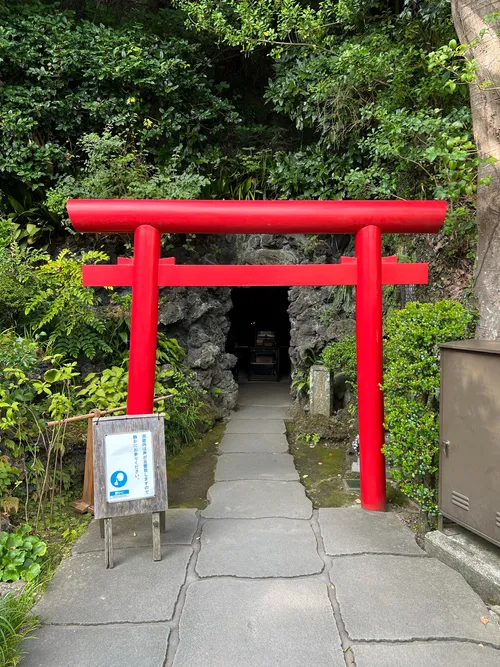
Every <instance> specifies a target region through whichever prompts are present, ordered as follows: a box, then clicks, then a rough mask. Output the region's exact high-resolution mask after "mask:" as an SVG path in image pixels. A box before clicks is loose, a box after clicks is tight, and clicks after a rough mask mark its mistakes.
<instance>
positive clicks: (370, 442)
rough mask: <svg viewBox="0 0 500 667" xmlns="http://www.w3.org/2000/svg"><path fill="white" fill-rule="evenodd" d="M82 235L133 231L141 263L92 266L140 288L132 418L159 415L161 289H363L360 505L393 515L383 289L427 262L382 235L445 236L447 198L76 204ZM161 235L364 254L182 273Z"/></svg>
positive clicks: (116, 283) (95, 273)
mask: <svg viewBox="0 0 500 667" xmlns="http://www.w3.org/2000/svg"><path fill="white" fill-rule="evenodd" d="M67 208H68V213H69V217H70V219H71V221H72V223H73V226H74V228H75V229H76V230H77V231H79V232H94V233H95V232H107V233H112V232H115V233H132V232H133V233H134V258H133V260H132V259H125V258H119V260H118V264H117V265H116V266H84V267H83V283H84V285H88V286H113V287H123V286H132V314H131V335H130V361H129V380H128V401H127V413H128V414H131V415H134V414H150V413H152V412H153V398H154V382H155V368H156V342H157V328H158V288H159V287H166V286H169V287H175V286H183V287H186V286H187V287H233V286H265V285H268V286H271V285H272V286H278V285H281V286H286V287H291V286H305V285H356V339H357V343H356V344H357V364H358V412H359V436H360V455H361V456H360V464H361V502H362V506H363V508H364V509H366V510H372V511H383V510H385V460H384V456H383V454H382V451H381V450H382V447H383V444H384V430H383V394H382V391H381V384H382V285H390V284H392V285H393V284H398V283H399V284H426V283H427V281H428V267H427V264H398V262H397V258H396V257H384V258H383V257H382V233H412V234H415V233H432V232H437V231H438V230H439V229H440V228H441V226H442V224H443V222H444V218H445V215H446V203H445V202H442V201H412V202H406V201H323V200H322V201H303V200H301V201H201V200H195V201H191V200H189V201H187V200H181V201H170V200H166V201H163V200H142V201H136V200H126V199H125V200H123V199H120V200H74V199H73V200H69V201H68V204H67ZM162 232H169V233H174V234H175V233H177V234H187V233H191V234H255V233H257V234H355V235H356V257H342V258H341V260H340V264H317V265H315V264H300V265H279V266H267V265H266V266H259V265H250V266H247V265H245V266H221V265H216V266H214V265H208V266H206V265H200V266H195V265H193V266H189V265H188V266H178V265H176V264H175V260H174V259H172V258H166V259H160V236H161V233H162Z"/></svg>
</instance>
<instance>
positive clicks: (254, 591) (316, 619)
mask: <svg viewBox="0 0 500 667" xmlns="http://www.w3.org/2000/svg"><path fill="white" fill-rule="evenodd" d="M179 635H180V643H179V647H178V649H177V652H176V654H175V658H174V663H173V667H270V666H271V665H272V667H307V666H310V667H345V662H344V656H343V652H342V648H341V644H340V638H339V634H338V630H337V626H336V624H335V619H334V617H333V612H332V607H331V604H330V600H329V599H328V589H327V587H326V585H325V584H324V583H323V582H321V581H317V580H311V579H297V580H292V581H290V580H286V579H281V580H270V581H241V580H237V579H206V580H202V581H196V582H194V583H193V584H191V585H190V586H189V588H188V591H187V596H186V603H185V606H184V609H183V612H182V615H181V620H180V624H179Z"/></svg>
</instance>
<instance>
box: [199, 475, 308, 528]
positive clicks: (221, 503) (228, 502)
mask: <svg viewBox="0 0 500 667" xmlns="http://www.w3.org/2000/svg"><path fill="white" fill-rule="evenodd" d="M208 498H209V500H210V505H209V506H208V507H207V508H206V509H204V510H203V511H202V516H204V517H206V518H209V519H265V518H272V517H286V518H289V519H310V518H311V516H312V505H311V501H310V500H309V498H307V497H306V494H305V492H304V487H303V486H302V484H300V482H268V481H260V480H259V481H255V480H251V481H235V482H216V483H215V484H214V485H213V486H211V487H210V489H209V490H208Z"/></svg>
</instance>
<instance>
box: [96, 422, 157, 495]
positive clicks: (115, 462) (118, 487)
mask: <svg viewBox="0 0 500 667" xmlns="http://www.w3.org/2000/svg"><path fill="white" fill-rule="evenodd" d="M105 447H106V496H107V501H108V503H113V502H123V501H127V500H138V499H140V498H151V497H153V496H154V493H155V481H154V461H153V447H152V439H151V431H143V432H139V433H120V434H116V435H107V436H106V444H105Z"/></svg>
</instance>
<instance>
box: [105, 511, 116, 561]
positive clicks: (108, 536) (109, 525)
mask: <svg viewBox="0 0 500 667" xmlns="http://www.w3.org/2000/svg"><path fill="white" fill-rule="evenodd" d="M104 564H105V566H106V569H112V568H113V565H114V562H113V519H104Z"/></svg>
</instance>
